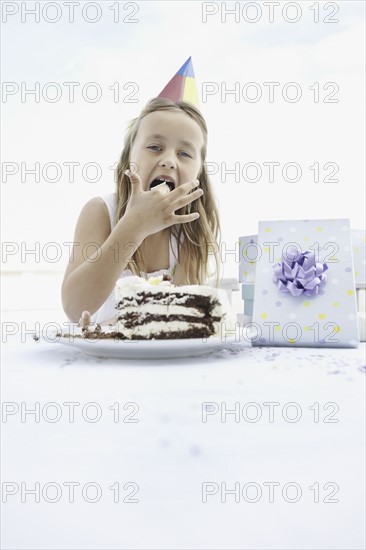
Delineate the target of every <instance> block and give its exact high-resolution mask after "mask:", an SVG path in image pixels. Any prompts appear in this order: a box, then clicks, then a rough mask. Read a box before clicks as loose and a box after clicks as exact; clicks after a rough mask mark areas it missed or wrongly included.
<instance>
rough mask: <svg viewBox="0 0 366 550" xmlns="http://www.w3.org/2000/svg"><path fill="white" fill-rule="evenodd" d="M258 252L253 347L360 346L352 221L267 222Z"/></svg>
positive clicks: (260, 238) (259, 232)
mask: <svg viewBox="0 0 366 550" xmlns="http://www.w3.org/2000/svg"><path fill="white" fill-rule="evenodd" d="M258 247H259V250H260V252H261V253H260V254H258V257H257V261H256V270H255V291H254V307H253V319H252V322H253V333H254V334H253V340H252V344H253V345H257V346H258V345H259V346H298V347H305V346H306V347H342V348H343V347H344V348H355V347H357V346H358V343H359V329H358V318H357V305H356V290H355V274H354V268H353V258H352V245H351V233H350V224H349V220H348V219H338V220H284V221H278V220H277V221H262V222H259V231H258Z"/></svg>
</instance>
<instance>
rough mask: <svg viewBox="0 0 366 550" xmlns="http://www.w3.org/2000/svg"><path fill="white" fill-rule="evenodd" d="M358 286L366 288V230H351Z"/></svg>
mask: <svg viewBox="0 0 366 550" xmlns="http://www.w3.org/2000/svg"><path fill="white" fill-rule="evenodd" d="M351 239H352V252H353V263H354V269H355V282H356V288H366V259H365V257H366V231H364V230H362V229H352V230H351Z"/></svg>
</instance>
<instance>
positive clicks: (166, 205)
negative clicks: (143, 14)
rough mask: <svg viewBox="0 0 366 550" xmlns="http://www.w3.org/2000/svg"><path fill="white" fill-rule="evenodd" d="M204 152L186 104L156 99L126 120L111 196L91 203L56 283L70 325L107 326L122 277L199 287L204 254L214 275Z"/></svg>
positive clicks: (215, 231)
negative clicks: (165, 278)
mask: <svg viewBox="0 0 366 550" xmlns="http://www.w3.org/2000/svg"><path fill="white" fill-rule="evenodd" d="M206 149H207V127H206V123H205V121H204V119H203V117H202V115H201V113H200V112H199V111H198V110H197V109H196V108H195V107H194V106H193V105H191V104H190V103H186V102H184V101H178V102H173V101H170V100H169V99H163V98H155V99H152V100H151V101H149V103H148V104H147V105H146V107H145V109H143V111H142V112H141V114H140V116H139V117H137V118H136V119H134V120H132V121H131V123H130V124H129V126H128V131H127V134H126V137H125V141H124V148H123V151H122V154H121V158H120V160H119V163H118V166H117V172H116V175H117V192H116V193H112V194H111V195H105V196H103V197H95V198H93V199H91V200H90V201H89V202H88V203H87V204H86V205H85V206H84V208H83V209H82V211H81V213H80V216H79V219H78V221H77V224H76V228H75V235H74V243H75V244H74V248H73V253H72V255H71V259H70V261H69V264H68V266H67V268H66V272H65V275H64V280H63V283H62V303H63V308H64V311H65V313H66V315H67V316H68V318H69V319H70V320H71V321H73V322H77V321H79V323H80V324H82V325H85V324H87V323H88V322H90V320H92V321H94V322H98V323H113V322H114V320H115V318H114V315H115V298H114V286H115V283H116V281H117V280H118V279H119V278H120V277H125V276H128V275H139V276H141V277H145V278H149V277H151V276H157V275H160V274H162V273H169V274H170V275H171V276H172V278H173V281H172V282H173V284H175V285H183V284H203V283H205V281H206V279H207V277H208V275H210V274H209V273H208V269H209V268H208V260H209V255H213V257H214V259H215V262H216V274H217V277H218V272H219V260H218V253H217V250H218V247H217V239H218V235H219V231H220V225H219V218H218V211H217V207H216V204H215V201H214V198H213V194H212V190H211V186H210V182H209V179H208V176H207V172H206V168H205V165H204V161H205V157H206ZM162 181H165V182H167V183H162ZM88 245H89V246H88ZM88 251H90V252H88ZM217 280H218V279H217ZM91 315H92V316H91ZM80 316H81V318H80ZM79 318H80V320H79Z"/></svg>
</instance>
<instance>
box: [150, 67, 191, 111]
mask: <svg viewBox="0 0 366 550" xmlns="http://www.w3.org/2000/svg"><path fill="white" fill-rule="evenodd" d="M158 97H166V98H167V99H171V100H172V101H188V103H192V104H193V105H194V106H195V107H197V108H199V104H198V93H197V86H196V79H195V76H194V71H193V64H192V59H191V57H189V58H188V59H187V61H186V62H185V63H184V65H182V66H181V68H180V69H179V71H178V72H177V73H176V75H175V76H173V78H172V79H171V80H170V81H169V82H168V84H167V85H166V86H165V88H164V90H162V91H161V92H160V94H159V95H158Z"/></svg>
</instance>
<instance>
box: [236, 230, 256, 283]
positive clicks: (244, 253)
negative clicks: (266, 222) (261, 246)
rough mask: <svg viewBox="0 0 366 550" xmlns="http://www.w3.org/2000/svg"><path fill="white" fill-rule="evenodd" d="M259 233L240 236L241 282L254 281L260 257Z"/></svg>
mask: <svg viewBox="0 0 366 550" xmlns="http://www.w3.org/2000/svg"><path fill="white" fill-rule="evenodd" d="M257 243H258V237H257V235H246V236H245V237H239V282H240V283H254V280H255V265H256V262H257V258H258V244H257Z"/></svg>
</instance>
